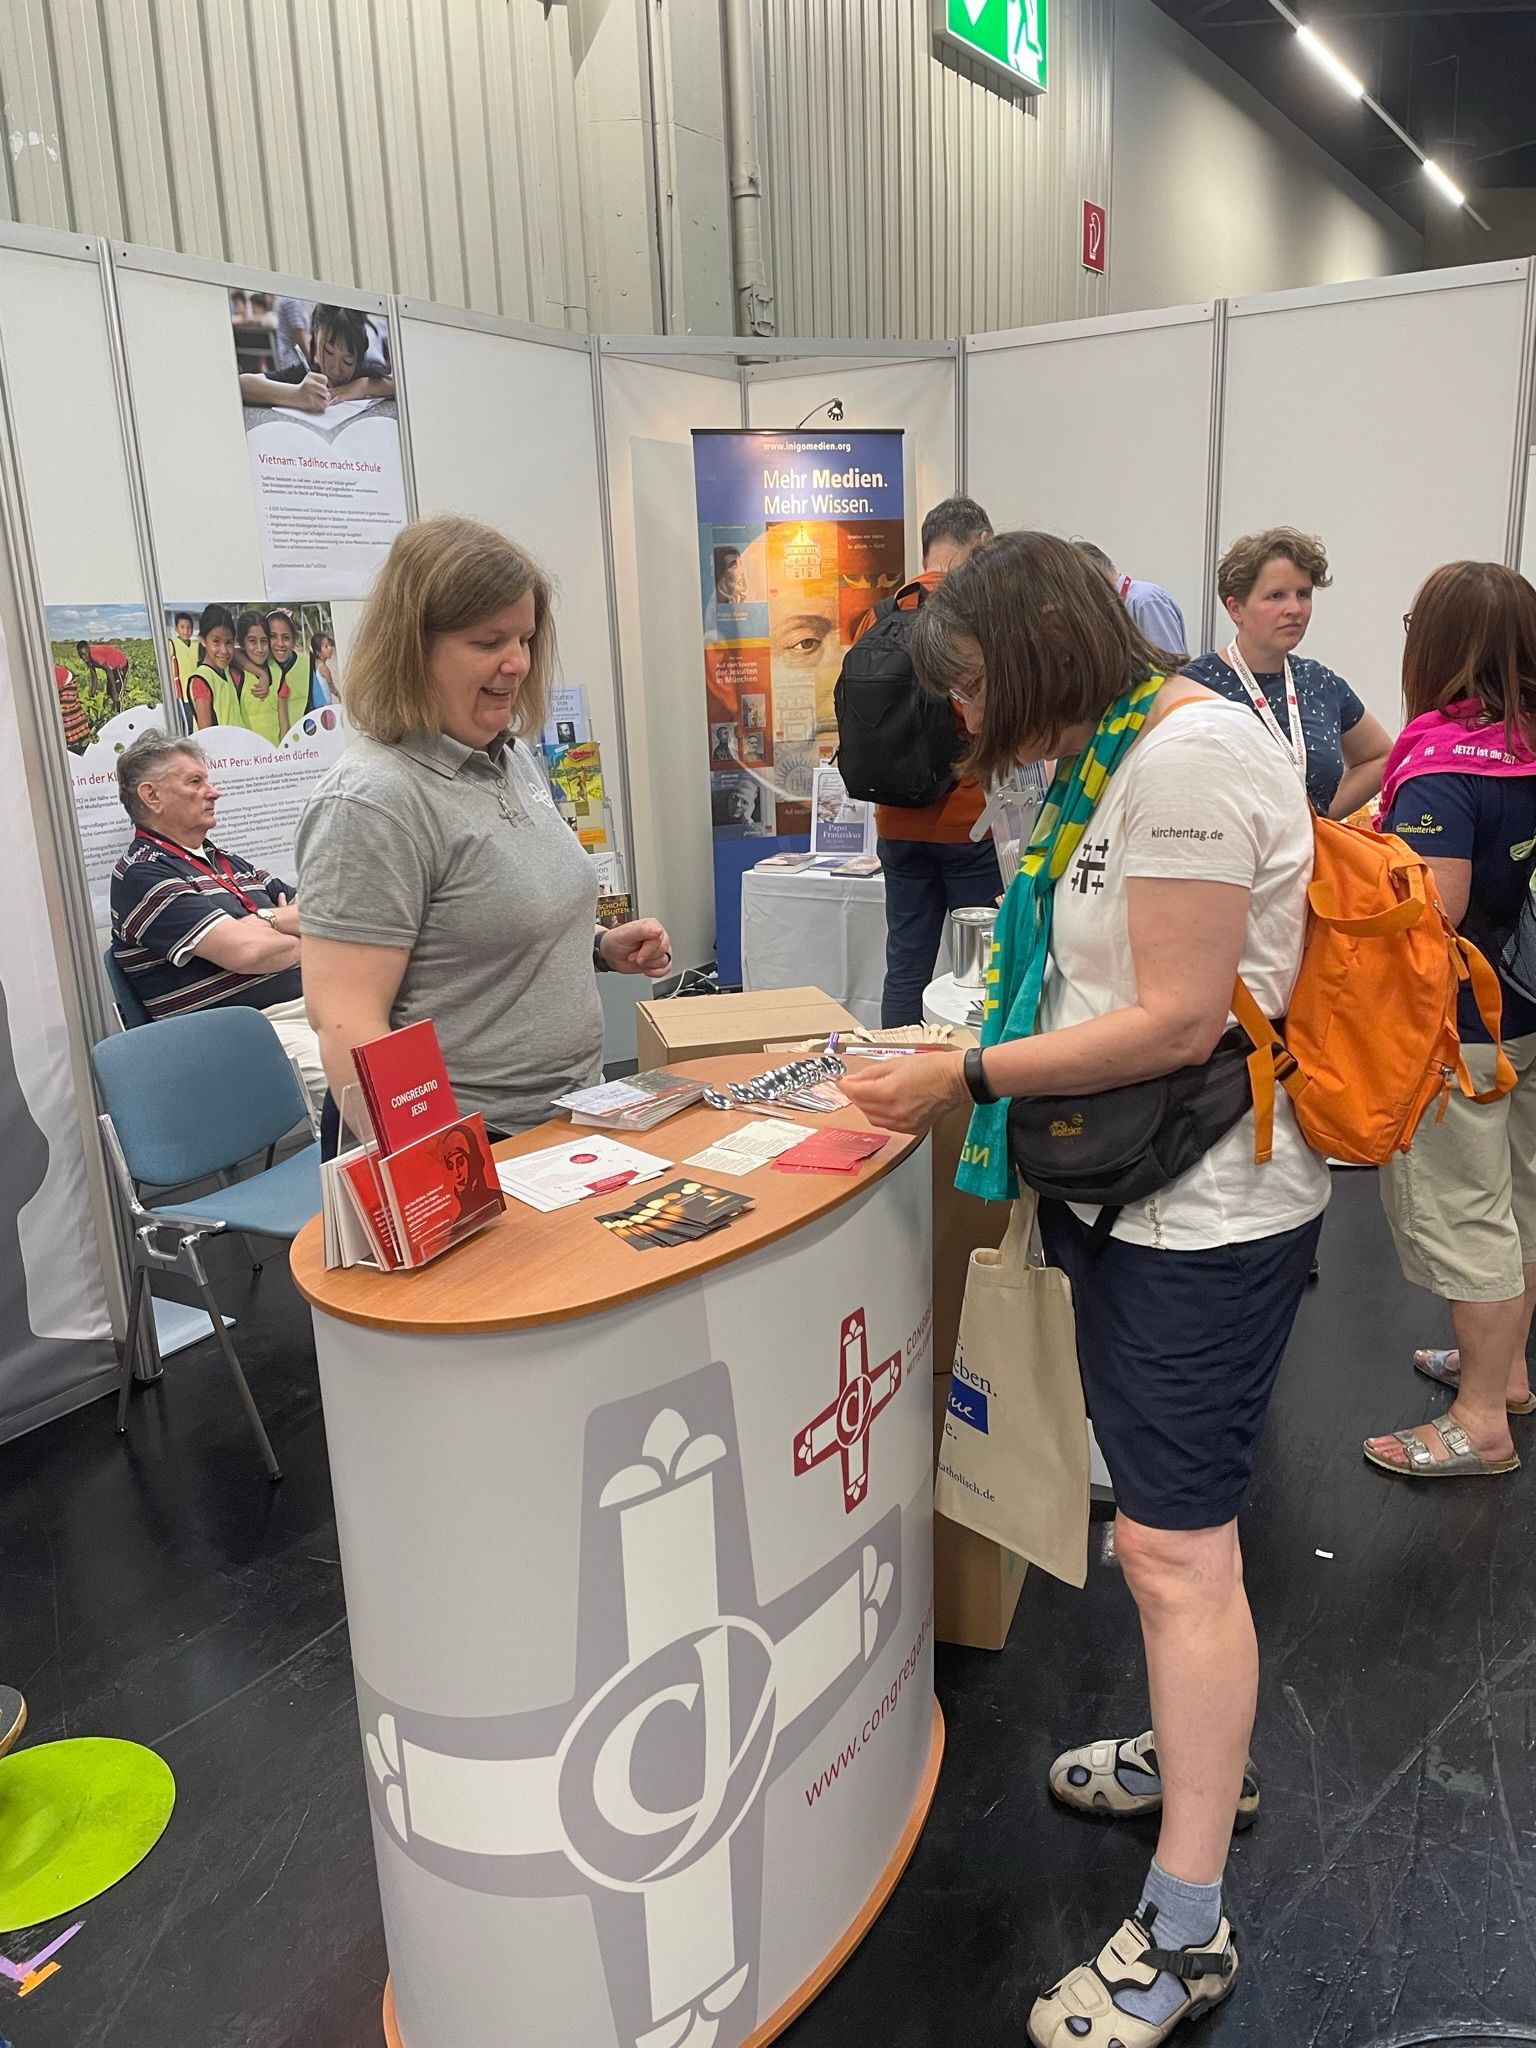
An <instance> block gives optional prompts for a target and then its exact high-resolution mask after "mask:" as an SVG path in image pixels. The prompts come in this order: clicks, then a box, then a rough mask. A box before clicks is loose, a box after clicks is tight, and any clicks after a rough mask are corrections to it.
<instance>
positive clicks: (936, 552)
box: [854, 498, 1002, 1029]
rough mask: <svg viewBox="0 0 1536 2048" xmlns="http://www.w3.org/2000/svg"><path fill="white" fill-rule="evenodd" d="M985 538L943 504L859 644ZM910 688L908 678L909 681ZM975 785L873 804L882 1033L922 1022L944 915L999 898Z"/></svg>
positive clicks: (980, 519)
mask: <svg viewBox="0 0 1536 2048" xmlns="http://www.w3.org/2000/svg"><path fill="white" fill-rule="evenodd" d="M991 538H992V522H991V520H990V519H988V517H987V515H986V513H985V512H984V511H983V510H982V509H981V507H980V506H979V505H978V504H977V503H976V501H975V499H974V498H946V499H945V500H944V501H943V503H942V504H939V505H935V506H934V507H933V509H932V511H931V512H930V513H929V514H928V516H927V518H926V519H924V521H923V567H922V572H921V574H920V575H918V576H916V577H914V579H913V580H912V582H911V583H909V584H907V585H906V586H905V587H904V588H903V589H901V590H899V591H897V593H896V595H895V596H894V597H891V598H886V599H885V600H884V602H883V603H881V604H878V605H876V607H875V609H874V610H873V611H872V612H870V613H869V614H868V615H867V616H866V617H865V618H864V619H863V620H862V621H861V622H860V625H859V629H858V632H857V634H856V635H855V637H854V645H855V646H857V645H858V642H859V640H860V639H862V638H863V636H864V635H865V634H866V633H867V632H869V631H870V630H871V629H872V628H873V627H874V626H875V625H876V623H877V622H878V621H882V620H884V619H886V618H888V617H890V616H891V614H892V613H895V614H896V615H897V617H898V618H901V619H906V620H907V621H908V631H910V621H911V619H913V618H915V617H916V616H917V609H918V606H919V605H920V604H921V603H922V600H923V597H924V596H925V595H926V593H927V592H929V591H930V590H935V589H937V587H938V585H939V584H940V583H941V582H942V581H943V579H944V578H945V577H946V576H947V575H948V574H949V572H950V571H951V570H952V569H956V568H958V567H959V566H960V564H961V563H962V562H963V561H965V559H966V558H967V556H969V555H970V554H972V553H973V552H974V551H975V549H977V548H978V547H980V545H981V543H982V542H983V541H985V540H990V539H991ZM912 686H913V688H914V689H915V688H917V687H918V684H917V679H916V677H915V676H914V677H913V678H912ZM951 714H952V716H953V718H954V723H955V730H956V735H957V753H958V752H963V751H964V746H963V742H964V739H965V721H964V719H963V718H962V717H961V715H960V713H959V712H958V711H957V710H954V708H953V706H951ZM985 803H986V796H985V793H984V791H983V790H982V789H981V788H980V786H979V785H978V784H977V783H974V782H968V781H966V780H964V779H963V778H962V779H960V780H958V781H956V782H955V783H954V784H953V785H952V786H951V787H950V789H949V790H948V791H947V792H946V793H945V794H944V795H943V796H942V797H941V798H940V799H939V800H938V802H937V803H933V804H928V805H926V806H924V807H922V808H921V809H909V808H907V807H906V806H904V805H896V804H878V805H877V806H876V809H875V828H876V831H877V833H878V835H879V837H878V844H877V848H876V851H877V852H878V853H879V856H880V866H881V868H882V870H883V871H884V875H885V989H884V993H883V995H882V997H881V1002H880V1022H881V1024H882V1025H883V1026H885V1027H886V1028H887V1029H889V1028H890V1027H891V1026H893V1025H898V1024H920V1023H921V1022H922V1021H923V990H924V989H925V988H926V987H927V986H928V984H929V982H930V981H932V979H933V970H934V965H935V963H936V961H937V959H938V954H939V944H940V941H941V940H942V939H943V936H944V922H945V919H946V918H947V917H948V915H949V913H950V911H951V910H958V909H960V908H962V907H963V906H966V905H972V904H982V903H995V902H996V901H997V899H998V896H999V895H1000V893H1001V891H1002V876H1001V873H1000V872H999V869H998V865H997V850H996V848H995V847H994V846H993V844H992V835H991V834H990V832H989V833H988V834H987V835H986V836H985V837H984V838H983V839H981V840H979V841H978V840H973V839H972V838H971V827H972V826H973V825H975V824H976V823H977V821H978V820H979V818H980V817H981V814H982V810H983V809H984V807H985Z"/></svg>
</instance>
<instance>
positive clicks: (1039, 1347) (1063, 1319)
mask: <svg viewBox="0 0 1536 2048" xmlns="http://www.w3.org/2000/svg"><path fill="white" fill-rule="evenodd" d="M1036 1207H1037V1203H1036V1198H1035V1196H1034V1195H1033V1194H1032V1193H1030V1192H1029V1191H1028V1190H1026V1191H1025V1193H1024V1194H1023V1195H1021V1196H1020V1198H1019V1200H1018V1201H1016V1202H1015V1203H1014V1205H1013V1218H1012V1221H1011V1222H1010V1223H1009V1226H1008V1234H1007V1236H1006V1237H1005V1238H1004V1239H1003V1242H1002V1245H1001V1246H1000V1248H999V1249H998V1250H997V1251H988V1250H985V1249H982V1250H979V1251H974V1252H972V1254H971V1264H970V1271H969V1273H968V1274H967V1276H966V1283H965V1304H964V1306H963V1308H962V1309H961V1311H960V1341H959V1343H958V1344H957V1346H956V1347H955V1364H954V1372H953V1376H952V1377H951V1379H950V1383H949V1408H948V1412H947V1413H946V1415H945V1417H944V1437H943V1441H942V1442H941V1444H940V1446H939V1461H938V1476H937V1479H936V1480H935V1483H934V1495H933V1504H934V1507H935V1508H936V1509H937V1511H938V1512H939V1513H940V1514H941V1515H947V1516H948V1517H949V1519H950V1520H951V1521H952V1522H961V1523H963V1524H964V1525H965V1527H966V1528H968V1529H975V1530H976V1531H977V1532H978V1534H980V1535H982V1536H989V1537H990V1538H991V1539H992V1541H993V1542H994V1543H1001V1544H1002V1545H1003V1546H1004V1548H1005V1549H1008V1550H1014V1551H1017V1552H1018V1553H1019V1555H1020V1556H1021V1557H1026V1558H1028V1559H1029V1561H1030V1563H1031V1564H1036V1565H1038V1566H1039V1567H1040V1569H1041V1570H1042V1571H1047V1572H1049V1573H1050V1574H1051V1576H1052V1577H1053V1578H1057V1579H1063V1580H1065V1582H1066V1583H1067V1584H1068V1585H1069V1586H1081V1585H1082V1584H1083V1582H1084V1580H1085V1579H1086V1578H1087V1576H1088V1415H1087V1411H1086V1409H1085V1407H1084V1405H1083V1383H1082V1379H1081V1377H1080V1376H1079V1374H1078V1369H1077V1333H1076V1327H1075V1323H1074V1319H1073V1315H1072V1287H1071V1283H1070V1281H1069V1280H1068V1279H1067V1276H1066V1274H1065V1273H1062V1272H1059V1271H1058V1270H1057V1269H1056V1268H1055V1267H1054V1266H1047V1265H1045V1264H1044V1263H1042V1262H1040V1261H1039V1260H1037V1259H1036V1258H1035V1257H1033V1256H1032V1255H1031V1251H1030V1245H1031V1240H1032V1239H1033V1237H1034V1230H1035V1210H1036Z"/></svg>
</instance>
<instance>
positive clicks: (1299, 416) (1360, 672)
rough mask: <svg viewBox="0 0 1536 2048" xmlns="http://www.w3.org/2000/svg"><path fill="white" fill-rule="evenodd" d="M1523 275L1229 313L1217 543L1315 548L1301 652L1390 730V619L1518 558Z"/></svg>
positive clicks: (1525, 336) (1503, 273)
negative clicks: (1329, 577)
mask: <svg viewBox="0 0 1536 2048" xmlns="http://www.w3.org/2000/svg"><path fill="white" fill-rule="evenodd" d="M1531 271H1532V265H1531V263H1530V262H1520V263H1491V264H1486V265H1483V266H1481V267H1479V268H1468V269H1464V270H1445V271H1437V272H1432V273H1430V274H1428V275H1421V276H1417V277H1400V278H1383V279H1378V280H1375V281H1372V282H1368V283H1361V284H1350V285H1333V286H1329V287H1325V288H1322V289H1319V290H1317V291H1304V292H1282V293H1276V294H1272V295H1270V296H1267V297H1263V298H1254V299H1234V300H1233V301H1232V303H1231V306H1230V308H1229V312H1228V321H1227V364H1226V387H1225V401H1224V406H1223V443H1222V459H1221V468H1220V497H1219V514H1218V521H1217V529H1218V530H1217V540H1218V545H1220V546H1224V545H1225V544H1226V543H1227V542H1228V541H1230V540H1231V539H1232V538H1233V537H1234V536H1236V535H1238V534H1241V533H1247V532H1252V531H1253V530H1254V529H1255V528H1259V527H1265V526H1272V525H1277V524H1281V523H1285V524H1288V525H1294V526H1300V527H1302V528H1304V529H1305V530H1306V531H1307V532H1309V533H1318V534H1320V535H1321V536H1322V538H1323V540H1324V542H1325V544H1326V546H1327V549H1328V554H1329V558H1330V562H1331V564H1332V567H1333V573H1334V579H1335V582H1334V588H1332V589H1331V590H1328V591H1326V592H1325V593H1323V594H1322V595H1321V596H1320V597H1319V599H1318V603H1317V610H1316V613H1315V616H1314V621H1313V625H1312V629H1311V632H1310V634H1309V635H1308V638H1307V641H1306V646H1305V652H1307V653H1308V654H1311V655H1314V656H1315V657H1316V658H1317V659H1318V660H1320V661H1325V662H1327V663H1328V665H1329V666H1330V667H1331V668H1334V669H1337V670H1338V672H1339V673H1340V674H1341V675H1343V676H1345V677H1347V678H1348V680H1349V681H1350V682H1351V683H1352V684H1353V685H1354V687H1355V689H1356V690H1357V691H1358V692H1359V694H1360V696H1361V697H1362V698H1363V699H1364V700H1365V703H1366V705H1367V706H1368V707H1369V709H1370V710H1372V711H1374V712H1375V714H1376V716H1377V717H1378V718H1380V719H1381V720H1382V721H1383V723H1384V724H1386V725H1387V726H1388V728H1389V729H1390V730H1392V731H1396V729H1397V728H1398V726H1399V725H1400V724H1401V723H1402V711H1401V664H1402V647H1403V626H1402V616H1403V613H1404V612H1406V611H1407V610H1408V609H1409V608H1410V607H1411V605H1412V603H1413V596H1414V592H1415V591H1416V590H1417V589H1418V586H1419V584H1420V583H1421V582H1422V580H1423V578H1424V577H1425V575H1426V574H1427V573H1428V572H1429V571H1430V570H1431V569H1433V568H1436V567H1437V566H1438V565H1439V564H1440V563H1442V562H1448V561H1453V560H1455V559H1457V558H1459V557H1472V558H1476V559H1480V560H1485V561H1495V562H1500V561H1510V562H1513V561H1516V560H1518V558H1519V554H1518V551H1519V542H1520V529H1519V525H1518V523H1517V522H1518V514H1519V509H1520V504H1521V501H1522V499H1523V495H1524V484H1525V467H1526V461H1527V446H1528V439H1527V435H1526V431H1525V423H1526V420H1527V419H1528V417H1529V407H1530V387H1531V360H1530V351H1531V340H1532V334H1531Z"/></svg>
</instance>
